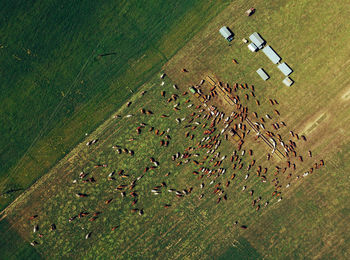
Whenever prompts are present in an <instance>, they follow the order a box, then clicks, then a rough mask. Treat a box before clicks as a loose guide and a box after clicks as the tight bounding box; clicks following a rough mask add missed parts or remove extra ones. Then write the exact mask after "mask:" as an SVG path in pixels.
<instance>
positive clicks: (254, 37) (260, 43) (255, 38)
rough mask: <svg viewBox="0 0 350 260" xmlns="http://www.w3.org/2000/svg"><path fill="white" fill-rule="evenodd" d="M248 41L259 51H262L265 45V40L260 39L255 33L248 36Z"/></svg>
mask: <svg viewBox="0 0 350 260" xmlns="http://www.w3.org/2000/svg"><path fill="white" fill-rule="evenodd" d="M249 39H250V40H251V41H252V43H254V44H255V46H256V47H258V48H259V49H262V47H263V46H264V44H265V40H264V39H263V38H261V36H260V34H258V33H257V32H254V33H253V34H252V35H250V36H249Z"/></svg>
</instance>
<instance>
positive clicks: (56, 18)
mask: <svg viewBox="0 0 350 260" xmlns="http://www.w3.org/2000/svg"><path fill="white" fill-rule="evenodd" d="M226 2H227V1H210V2H203V1H198V0H190V1H139V0H137V1H136V0H135V1H104V2H100V1H54V0H49V1H15V2H13V1H8V2H6V3H3V4H2V5H1V8H0V35H1V41H0V78H1V81H0V91H1V92H0V93H1V95H0V104H1V108H0V125H1V128H0V194H2V195H1V197H0V208H4V207H5V206H6V205H8V204H9V203H10V202H11V201H12V200H13V199H14V198H16V197H17V196H18V195H19V194H20V193H21V192H22V190H23V189H26V188H28V187H29V186H30V185H31V184H32V183H33V182H34V181H35V180H36V179H38V178H39V177H40V176H41V175H43V174H44V173H45V172H46V171H47V170H48V169H49V168H50V167H52V166H53V165H54V164H55V163H56V162H57V161H58V160H59V159H60V158H62V157H63V156H64V155H65V154H66V153H67V152H68V151H70V150H71V149H72V148H73V147H74V145H76V144H77V143H78V142H79V141H81V140H82V138H83V136H84V134H85V133H86V132H88V133H90V132H91V131H92V130H93V129H95V128H96V127H97V126H98V125H99V124H100V123H101V122H102V121H103V120H105V119H106V118H107V117H108V116H109V115H110V114H111V112H112V111H115V110H116V109H117V108H118V107H120V105H121V104H122V103H123V101H125V100H126V99H127V98H128V97H130V96H131V95H132V93H133V92H134V91H135V90H136V89H137V88H138V87H139V86H140V85H141V84H142V83H144V82H145V81H146V80H147V79H149V78H150V76H151V75H152V74H154V72H156V71H159V70H160V68H161V66H162V65H163V64H164V63H165V62H166V61H167V60H168V59H169V58H170V57H172V56H173V55H174V54H175V53H176V52H177V51H178V50H179V49H180V48H181V47H182V46H183V45H184V44H185V43H186V42H188V41H189V40H190V39H191V38H192V37H193V35H195V33H196V32H197V31H199V30H200V28H202V27H203V26H205V24H206V23H207V22H208V21H210V20H211V19H212V18H213V17H215V16H216V15H217V13H218V12H219V11H220V10H222V9H223V8H224V7H225V6H226V5H227V4H226ZM4 193H5V194H4Z"/></svg>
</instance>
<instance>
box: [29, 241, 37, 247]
mask: <svg viewBox="0 0 350 260" xmlns="http://www.w3.org/2000/svg"><path fill="white" fill-rule="evenodd" d="M38 244H39V243H38V242H36V241H35V240H33V241H32V242H30V245H31V246H36V245H38Z"/></svg>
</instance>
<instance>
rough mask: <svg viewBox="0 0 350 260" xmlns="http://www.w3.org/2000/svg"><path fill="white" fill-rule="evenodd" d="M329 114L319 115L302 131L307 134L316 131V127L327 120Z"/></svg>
mask: <svg viewBox="0 0 350 260" xmlns="http://www.w3.org/2000/svg"><path fill="white" fill-rule="evenodd" d="M327 117H328V116H327V114H326V113H325V112H323V113H321V114H318V115H317V116H316V117H314V118H313V119H311V120H310V122H309V123H308V124H307V125H306V126H305V128H304V130H303V131H302V132H303V133H305V134H310V133H311V132H312V131H314V130H315V129H316V127H317V126H318V125H319V124H320V123H321V122H322V121H324V120H325V119H326V118H327Z"/></svg>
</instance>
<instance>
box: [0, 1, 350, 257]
mask: <svg viewBox="0 0 350 260" xmlns="http://www.w3.org/2000/svg"><path fill="white" fill-rule="evenodd" d="M252 3H253V2H252V1H237V2H235V3H232V4H231V5H230V6H228V7H227V8H226V9H225V10H224V11H223V12H221V13H220V14H219V15H218V16H216V17H215V18H214V19H213V20H212V21H211V22H210V23H209V24H208V25H207V26H205V27H203V29H202V30H200V31H199V33H198V34H197V35H196V36H195V37H194V38H193V39H192V40H191V42H190V43H188V44H187V45H186V46H185V47H184V48H182V49H181V50H180V51H178V52H177V54H176V55H175V56H174V57H173V58H172V59H170V61H169V62H167V64H166V65H165V66H164V67H163V69H164V71H165V72H166V73H167V75H168V76H169V78H170V79H169V78H166V79H165V82H166V83H165V85H164V86H160V82H161V80H160V79H159V76H158V75H157V76H155V77H154V78H152V79H151V80H150V81H149V82H148V83H147V84H145V85H144V86H142V88H141V89H140V90H139V92H137V93H136V94H135V95H134V96H132V97H131V98H130V101H132V102H133V103H132V104H131V106H130V107H126V106H125V105H124V106H123V107H122V108H121V109H120V110H119V111H118V112H117V113H118V114H120V115H121V116H122V118H119V119H113V118H110V119H108V120H107V121H106V122H105V123H104V124H103V125H101V126H100V127H99V128H98V129H97V130H96V131H95V132H94V133H93V134H92V135H91V136H89V138H88V140H92V139H96V138H98V139H99V141H98V142H97V143H96V144H95V145H93V146H91V147H87V146H86V145H85V143H82V144H80V145H79V146H77V147H76V148H75V149H74V150H73V151H72V152H71V153H69V154H68V155H67V156H66V157H65V158H64V159H63V160H61V161H60V162H59V163H58V164H57V165H56V166H55V167H54V168H53V169H52V170H51V171H50V172H49V173H48V174H47V175H45V176H44V177H43V178H42V179H41V180H39V182H38V183H37V184H36V185H34V186H33V187H32V188H31V189H29V190H28V191H27V194H25V195H24V196H22V197H21V198H20V199H19V200H18V201H16V203H14V204H13V205H11V207H10V208H8V210H7V211H6V212H5V214H7V218H6V221H7V222H6V223H5V224H3V225H4V226H6V227H7V226H9V225H11V229H12V230H16V231H17V232H18V233H19V234H20V235H21V236H22V237H23V238H24V239H25V240H26V241H28V243H29V242H30V241H33V240H36V241H38V242H39V245H37V246H35V247H34V248H33V249H35V250H36V251H37V252H38V253H39V254H40V255H42V256H43V257H46V258H52V257H53V256H55V255H58V254H59V255H61V256H64V257H71V258H73V257H76V256H80V257H81V256H84V257H86V258H96V257H97V256H100V257H109V256H111V255H113V256H117V257H119V258H136V257H142V258H162V259H164V258H167V259H182V258H186V259H196V258H212V257H215V258H220V256H221V258H223V259H227V258H230V257H231V258H232V257H236V258H249V257H250V258H268V259H270V258H272V259H302V258H303V259H304V258H326V259H330V258H331V259H347V258H348V257H349V240H350V237H349V229H348V227H347V223H348V222H349V207H348V206H347V203H346V201H347V197H348V188H347V187H348V186H349V180H348V177H347V175H346V173H347V172H348V171H349V170H350V164H349V160H348V159H347V158H349V155H350V154H349V153H350V147H349V139H350V135H349V133H348V131H346V126H347V125H349V121H350V109H349V88H348V78H347V75H348V74H349V72H350V71H349V70H350V67H349V63H348V60H349V53H350V52H349V46H348V45H346V44H342V43H346V42H348V40H349V37H350V34H349V29H350V28H349V27H350V25H349V24H347V23H346V21H347V16H348V14H349V9H348V8H347V7H345V6H344V3H343V2H341V1H336V3H324V2H320V1H311V2H310V1H295V2H293V3H292V2H288V1H282V0H279V1H273V2H266V1H260V2H258V3H256V2H254V6H255V7H256V8H257V13H256V14H255V15H254V16H252V17H249V18H248V17H246V16H244V11H245V10H246V9H248V8H249V7H251V6H252ZM222 25H228V26H229V27H230V28H231V29H232V31H234V33H235V40H234V41H233V43H232V45H231V46H228V44H227V42H226V41H225V40H224V39H223V38H222V37H221V36H220V35H219V34H218V29H219V28H220V27H221V26H222ZM276 28H278V29H276ZM254 31H258V32H260V33H261V35H262V36H263V37H264V38H265V39H266V40H267V42H268V44H271V46H272V47H273V48H274V49H275V50H276V51H277V52H278V53H279V54H280V55H281V57H282V59H283V61H286V62H287V63H288V64H289V65H290V66H291V67H292V68H293V70H294V72H293V74H292V75H291V77H292V78H293V79H294V80H295V84H294V85H293V86H292V87H291V88H287V87H284V86H283V85H282V83H281V81H282V79H283V77H282V74H281V73H280V72H279V71H278V70H277V68H275V66H273V65H272V64H271V63H270V61H268V59H267V58H266V57H265V56H264V55H263V54H262V53H260V52H259V53H254V54H253V53H250V52H249V50H248V49H247V47H246V46H245V45H243V43H242V42H241V39H242V38H243V37H247V36H249V35H250V33H252V32H254ZM316 35H317V37H319V35H323V38H322V42H320V41H316V40H315V38H316ZM317 39H318V38H317ZM232 58H235V59H237V60H238V62H239V64H238V65H235V64H233V63H232V61H231V60H232ZM261 66H262V67H263V68H264V69H265V70H266V71H267V72H268V73H269V74H270V76H271V79H269V80H268V81H267V82H263V81H262V80H261V79H260V78H258V76H257V75H256V73H255V70H256V69H257V68H259V67H261ZM182 68H186V69H187V70H188V71H189V72H188V73H183V72H181V70H182ZM208 73H210V74H214V75H215V76H216V77H217V78H219V79H220V80H221V81H223V82H229V83H230V84H232V83H234V82H238V83H244V82H246V83H248V84H249V85H250V84H253V85H254V86H255V90H256V91H255V92H256V98H255V99H258V100H259V101H260V104H261V105H260V106H257V105H255V102H254V99H253V98H251V99H250V100H249V101H245V100H243V101H242V103H244V104H246V105H248V106H249V111H256V112H257V113H258V114H259V115H261V116H263V115H264V114H265V113H268V114H270V115H272V117H273V119H272V120H273V121H272V122H275V120H283V121H285V122H286V124H287V127H284V128H281V129H280V130H279V131H278V132H279V134H280V135H281V136H282V137H283V139H284V140H288V139H289V138H290V137H289V133H288V132H289V130H293V131H294V132H296V133H299V134H300V135H301V134H305V135H306V137H307V141H306V142H303V141H296V142H297V151H298V154H300V155H302V156H303V157H304V162H302V163H301V162H296V161H295V159H294V158H291V160H292V163H293V162H295V163H296V164H297V171H296V172H292V174H293V175H292V178H291V179H290V180H288V179H286V178H285V175H284V176H283V175H282V174H279V175H278V177H279V181H280V183H281V184H282V196H283V200H282V201H281V202H279V203H276V201H277V199H276V198H275V197H273V198H272V197H271V193H272V192H273V191H274V187H273V185H272V183H271V179H272V178H274V175H273V172H274V166H275V165H282V166H281V167H284V165H285V162H286V160H282V161H279V160H277V159H275V158H273V159H272V160H271V161H266V159H265V158H266V154H267V152H268V150H267V149H266V146H265V145H264V143H262V142H261V141H260V142H256V141H255V140H254V138H253V136H252V134H250V135H248V136H247V137H246V139H245V140H246V143H245V144H244V149H245V150H248V149H252V150H253V151H254V155H253V157H252V158H255V159H256V166H255V167H257V166H258V165H262V166H263V168H264V167H267V168H268V169H269V170H268V175H267V176H268V182H267V183H261V181H260V179H259V178H257V177H255V173H254V172H255V168H253V169H252V174H251V176H250V177H249V178H248V180H244V176H245V173H246V171H247V170H245V168H246V166H247V164H249V162H250V161H251V160H252V158H251V157H250V156H249V155H245V156H240V158H241V159H242V163H243V164H244V168H243V171H238V170H233V169H232V163H231V162H230V161H229V157H230V155H231V154H232V152H233V150H235V149H237V148H236V147H237V144H235V143H232V142H227V141H225V140H224V138H223V136H221V137H220V138H221V140H222V144H221V146H220V147H219V149H218V151H220V153H221V154H220V157H221V156H223V155H227V156H228V158H227V159H225V160H224V161H223V164H222V165H221V166H220V167H223V168H225V169H227V172H226V173H225V174H224V175H221V176H219V177H217V178H213V177H211V178H207V177H204V178H203V179H202V180H198V179H197V177H196V176H195V175H193V174H192V171H193V170H198V166H196V165H194V164H192V163H191V161H190V163H188V164H185V163H184V162H183V165H181V166H179V167H177V166H176V163H175V162H173V161H172V160H171V155H173V154H174V153H176V152H180V153H182V152H183V150H184V149H185V148H186V147H188V146H195V145H196V144H197V143H198V142H199V141H200V140H201V138H202V137H203V135H202V132H203V128H201V127H199V126H198V127H197V128H196V129H194V130H192V131H190V132H191V134H193V135H194V140H192V141H190V140H188V138H185V137H184V133H185V132H186V131H189V130H186V129H184V126H185V124H189V119H190V118H191V116H190V115H189V114H190V113H192V112H193V111H195V112H196V113H197V114H198V113H199V111H197V110H196V109H195V108H194V106H193V107H191V108H187V106H188V104H190V103H184V102H185V101H186V100H187V99H188V98H189V96H188V95H187V96H181V93H182V92H183V91H184V90H186V89H187V88H188V86H189V85H194V84H198V83H199V81H200V79H202V78H203V77H204V76H205V75H208ZM173 83H176V84H178V85H179V86H180V91H179V92H178V93H179V96H180V97H179V100H178V101H177V102H178V103H179V104H180V105H179V108H180V110H179V111H174V109H173V105H174V104H175V103H174V102H171V103H168V102H166V99H167V98H168V97H169V95H170V94H171V93H174V92H176V91H175V90H174V89H173V88H172V87H171V85H172V84H173ZM205 84H207V83H205ZM205 89H208V85H206V86H205ZM143 90H147V93H146V94H145V95H144V96H142V97H141V96H140V92H141V91H143ZM161 90H165V91H166V98H162V97H161V96H160V91H161ZM242 91H243V90H242ZM240 93H241V92H240ZM244 93H246V92H244ZM240 96H241V99H243V98H242V97H243V94H240ZM269 98H272V99H276V100H278V102H279V105H278V106H274V107H272V106H271V105H270V104H269V102H268V99H269ZM191 100H192V101H191V103H192V102H194V103H195V104H198V101H196V100H194V99H193V97H191ZM212 102H213V104H216V105H217V106H218V107H219V109H221V110H224V111H225V112H226V113H227V114H229V113H230V112H231V110H230V109H232V108H230V107H229V106H227V104H225V102H223V100H222V99H220V98H216V99H214V101H212ZM142 107H144V108H145V109H149V110H152V111H153V113H154V114H153V115H142V114H141V113H140V112H139V109H140V108H142ZM276 108H277V109H278V111H279V112H280V114H281V116H277V117H276V116H275V115H274V114H273V112H272V111H273V109H276ZM127 114H133V116H132V117H130V118H127V117H125V116H126V115H127ZM161 114H166V115H168V116H169V117H165V118H162V117H160V115H161ZM183 117H185V120H184V122H182V123H181V124H177V123H176V121H175V118H183ZM197 120H198V121H201V123H200V125H202V124H203V122H206V121H205V120H204V119H202V118H200V119H197ZM195 121H196V120H195ZM140 122H144V123H146V124H147V125H146V127H145V128H143V129H142V130H141V131H142V133H141V135H137V133H136V127H137V126H139V125H140ZM208 122H209V121H208ZM194 125H195V124H194V122H192V123H191V126H194ZM150 126H153V127H155V128H156V129H159V130H160V131H166V129H168V128H170V132H169V135H170V136H171V139H170V140H169V142H170V144H169V146H168V147H160V145H159V141H160V140H162V137H160V136H159V135H155V134H154V132H153V133H151V132H148V128H149V127H150ZM266 126H267V128H268V130H270V129H271V126H270V125H268V123H266ZM221 129H222V123H220V124H219V125H218V129H217V131H216V132H215V133H218V131H220V130H221ZM130 138H135V139H136V140H135V141H127V140H129V139H130ZM113 145H120V146H121V147H122V148H124V147H126V148H128V149H132V150H134V151H135V155H134V156H133V157H132V156H130V155H127V154H118V153H116V150H115V149H113V148H112V146H113ZM308 150H312V152H313V157H312V158H308V157H307V151H308ZM191 153H199V154H200V155H199V157H198V158H199V159H198V161H201V160H200V159H202V158H203V156H205V155H206V153H205V149H204V150H200V149H199V150H198V149H197V150H195V151H194V152H191ZM151 156H152V157H154V158H155V159H156V160H157V161H159V162H160V165H159V167H157V168H156V169H153V170H150V171H148V172H147V173H145V176H144V177H143V178H142V179H141V180H140V182H137V185H136V192H137V193H138V202H137V203H136V206H134V207H137V208H139V209H143V210H144V215H143V216H139V215H138V214H137V213H132V212H130V209H131V208H134V207H132V206H131V205H130V203H131V202H132V200H133V198H131V197H130V196H129V195H127V196H126V198H121V196H120V194H119V192H116V191H115V187H116V186H117V185H119V184H121V183H125V184H129V183H130V182H131V181H132V180H133V179H135V178H136V177H138V176H140V175H141V174H143V173H142V170H143V168H144V167H145V166H146V165H148V166H150V165H152V164H151V163H150V162H149V158H150V157H151ZM210 158H211V157H210ZM210 158H209V159H210ZM320 159H324V161H325V164H326V166H325V167H323V168H322V169H320V170H317V171H315V172H314V174H310V175H309V176H307V177H305V178H303V177H301V178H299V179H298V180H297V179H296V178H295V177H296V176H297V175H302V173H303V172H304V171H305V170H307V169H308V168H309V167H311V165H312V164H313V163H314V162H315V161H319V160H320ZM191 160H193V158H191ZM182 161H184V160H182ZM176 162H177V161H176ZM97 164H108V166H107V167H106V168H97V169H95V168H94V165H97ZM204 166H205V167H210V166H209V162H208V161H206V162H205V164H204ZM121 169H124V170H125V173H126V174H127V175H129V177H126V178H122V177H121V176H118V175H117V174H116V177H115V178H116V180H115V181H108V180H107V175H108V174H109V173H110V172H111V171H112V170H116V172H118V171H119V170H121ZM82 170H83V171H85V172H88V173H89V176H88V177H91V176H93V177H94V178H95V179H96V180H97V181H96V183H94V184H93V183H81V181H78V183H76V184H73V183H72V181H73V180H74V179H79V177H78V175H79V172H80V171H82ZM168 172H170V173H171V174H170V175H168V176H166V173H168ZM289 172H290V171H289V170H288V172H287V173H289ZM232 173H236V174H237V177H236V179H235V180H234V181H233V182H232V183H231V185H230V186H229V187H228V188H226V187H223V186H224V183H226V181H227V179H229V177H230V176H231V174H232ZM287 173H286V174H287ZM211 180H215V182H214V183H213V184H210V181H211ZM163 181H164V182H166V184H167V186H168V187H167V188H166V189H168V188H174V189H177V190H182V189H188V188H189V187H193V191H192V192H191V193H190V194H189V195H185V196H184V197H183V198H177V197H175V196H174V194H173V193H169V192H167V191H165V188H161V190H162V193H161V194H159V195H153V194H152V192H151V189H152V188H154V187H155V186H157V185H160V183H161V182H163ZM201 182H204V183H205V187H204V189H203V190H201V189H200V188H199V185H200V183H201ZM219 182H220V183H222V184H221V186H222V187H223V189H224V190H225V194H226V195H227V201H224V200H223V201H221V202H220V203H219V204H217V203H216V199H217V198H218V197H217V195H215V194H213V193H212V190H213V189H214V187H211V186H210V185H215V184H217V183H219ZM288 182H289V183H290V184H291V186H290V187H289V188H288V189H287V188H285V187H286V184H287V183H288ZM243 185H247V186H248V189H251V188H252V189H254V191H255V192H254V193H255V194H254V196H253V197H254V198H256V196H261V197H262V202H260V203H261V205H263V203H264V202H266V201H267V200H268V201H270V205H269V206H268V207H266V208H264V207H262V208H261V209H260V211H258V212H256V211H255V207H251V202H252V197H251V196H250V195H249V194H247V192H242V191H241V189H242V186H243ZM209 187H210V188H209ZM77 192H82V193H87V194H89V196H88V197H87V198H76V197H75V195H74V194H75V193H77ZM201 193H203V194H205V195H204V198H203V199H202V200H199V199H198V196H199V195H200V194H201ZM111 198H113V200H112V201H111V202H110V204H108V205H106V204H105V201H106V200H109V199H111ZM222 198H223V197H222ZM165 204H171V206H170V207H169V208H164V207H163V206H164V205H165ZM81 211H87V212H89V216H88V217H85V218H81V219H76V220H74V221H72V222H68V218H69V217H71V216H74V215H76V214H78V213H79V212H81ZM97 211H99V212H102V213H101V214H100V215H98V218H97V219H96V220H95V221H92V222H90V221H89V218H91V217H92V213H93V212H97ZM34 214H38V215H39V216H38V218H36V219H35V220H34V221H28V218H29V217H30V216H31V215H34ZM236 220H237V221H239V225H238V226H237V225H236V226H235V225H234V224H233V223H234V221H236ZM2 223H4V222H2ZM8 223H10V224H8ZM52 223H55V224H56V225H57V230H56V231H52V232H50V231H49V227H50V225H51V224H52ZM36 224H38V225H39V232H37V233H33V226H34V225H36ZM240 225H247V226H248V229H247V230H242V229H239V226H240ZM113 226H119V227H118V228H117V229H116V230H115V231H113V232H112V231H111V227H113ZM89 232H92V233H91V237H90V238H89V239H85V235H86V234H88V233H89ZM38 233H42V234H43V237H42V238H38ZM14 240H18V238H15V237H14ZM18 243H20V242H18ZM7 246H8V245H6V244H5V245H4V246H2V247H3V248H5V247H7ZM73 249H74V250H73ZM14 251H15V249H14V248H10V252H13V254H14ZM8 255H11V253H9V254H8ZM14 257H15V256H14Z"/></svg>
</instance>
